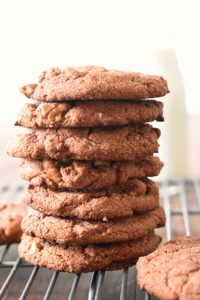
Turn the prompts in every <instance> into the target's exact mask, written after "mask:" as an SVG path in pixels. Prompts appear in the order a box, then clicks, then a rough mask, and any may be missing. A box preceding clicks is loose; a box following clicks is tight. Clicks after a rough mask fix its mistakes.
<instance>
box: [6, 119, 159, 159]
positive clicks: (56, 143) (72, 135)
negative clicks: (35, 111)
mask: <svg viewBox="0 0 200 300" xmlns="http://www.w3.org/2000/svg"><path fill="white" fill-rule="evenodd" d="M159 136H160V131H159V129H157V128H153V127H152V126H151V125H148V124H146V125H135V126H124V127H118V128H104V129H102V128H96V129H94V128H89V129H88V128H87V129H83V128H82V129H81V128H78V129H75V128H73V129H69V128H60V129H57V130H56V129H48V130H31V131H30V132H29V133H25V134H20V135H18V136H17V137H16V138H15V139H14V140H13V141H11V143H10V144H9V146H8V154H9V155H11V156H15V157H21V158H33V159H43V158H52V159H63V158H72V159H77V160H135V159H140V158H143V157H145V156H149V155H152V154H153V153H154V152H157V151H158V147H159V144H158V141H157V140H158V137H159Z"/></svg>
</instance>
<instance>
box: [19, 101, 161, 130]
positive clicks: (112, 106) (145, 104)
mask: <svg viewBox="0 0 200 300" xmlns="http://www.w3.org/2000/svg"><path fill="white" fill-rule="evenodd" d="M154 120H157V121H163V120H164V119H163V104H162V102H158V101H155V100H139V101H116V100H115V101H75V102H62V103H56V102H54V103H53V102H48V103H46V102H42V103H38V104H25V105H24V106H23V107H22V109H21V111H20V113H19V115H18V118H17V122H16V125H20V126H24V127H29V128H38V127H40V128H59V127H97V126H118V125H128V124H141V123H146V122H152V121H154Z"/></svg>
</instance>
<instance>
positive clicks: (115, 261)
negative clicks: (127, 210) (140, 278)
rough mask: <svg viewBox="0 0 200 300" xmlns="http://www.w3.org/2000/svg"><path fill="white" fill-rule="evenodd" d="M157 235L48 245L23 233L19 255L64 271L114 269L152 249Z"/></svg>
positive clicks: (127, 264)
mask: <svg viewBox="0 0 200 300" xmlns="http://www.w3.org/2000/svg"><path fill="white" fill-rule="evenodd" d="M160 240H161V238H160V237H159V236H157V235H155V234H154V233H150V234H149V235H147V236H145V237H143V238H140V239H139V240H136V241H130V242H126V243H121V244H119V243H116V244H114V243H113V244H107V245H101V244H96V245H86V246H84V247H83V246H78V245H70V246H66V247H64V246H58V245H56V244H54V245H50V244H49V243H47V242H44V241H43V240H41V239H39V238H36V237H30V236H27V235H23V239H22V242H21V243H20V245H19V255H20V257H21V258H23V259H25V260H26V261H28V262H30V263H32V264H34V265H39V266H43V267H48V268H50V269H54V270H57V271H64V272H73V273H79V272H92V271H95V270H105V269H107V270H115V269H121V268H124V267H128V266H130V265H133V264H134V263H135V262H136V261H137V259H138V258H139V257H140V256H141V255H146V254H148V253H150V252H152V251H153V250H154V249H155V248H157V246H158V245H159V243H160Z"/></svg>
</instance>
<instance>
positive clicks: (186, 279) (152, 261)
mask: <svg viewBox="0 0 200 300" xmlns="http://www.w3.org/2000/svg"><path fill="white" fill-rule="evenodd" d="M137 271H138V282H139V285H140V287H141V288H142V289H145V290H147V291H148V292H149V293H150V294H152V295H154V296H156V297H158V298H160V299H169V300H175V299H177V300H178V299H180V300H196V299H200V238H198V237H181V238H178V239H177V240H171V241H169V242H167V243H165V244H164V245H163V246H161V247H160V248H159V249H158V250H156V251H154V252H153V253H151V254H150V255H148V256H145V257H142V258H140V259H139V261H138V263H137Z"/></svg>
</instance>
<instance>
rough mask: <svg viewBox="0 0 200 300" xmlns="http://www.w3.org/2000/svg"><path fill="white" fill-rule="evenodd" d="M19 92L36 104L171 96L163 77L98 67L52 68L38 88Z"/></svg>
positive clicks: (42, 77) (44, 75)
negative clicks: (40, 102)
mask: <svg viewBox="0 0 200 300" xmlns="http://www.w3.org/2000/svg"><path fill="white" fill-rule="evenodd" d="M20 91H21V92H22V93H23V94H24V95H26V96H27V97H30V98H33V99H35V100H37V101H63V100H91V99H92V100H95V99H106V100H107V99H145V98H155V97H161V96H164V95H166V94H167V93H168V92H169V90H168V87H167V82H166V80H164V79H163V78H162V77H161V76H155V75H144V74H140V73H133V72H124V71H116V70H106V69H105V68H101V67H97V66H83V67H79V68H71V67H69V68H65V69H63V70H60V69H58V68H51V69H49V70H48V71H45V72H43V73H42V74H41V76H40V77H39V82H38V83H37V84H29V85H27V86H24V87H22V88H21V89H20Z"/></svg>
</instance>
